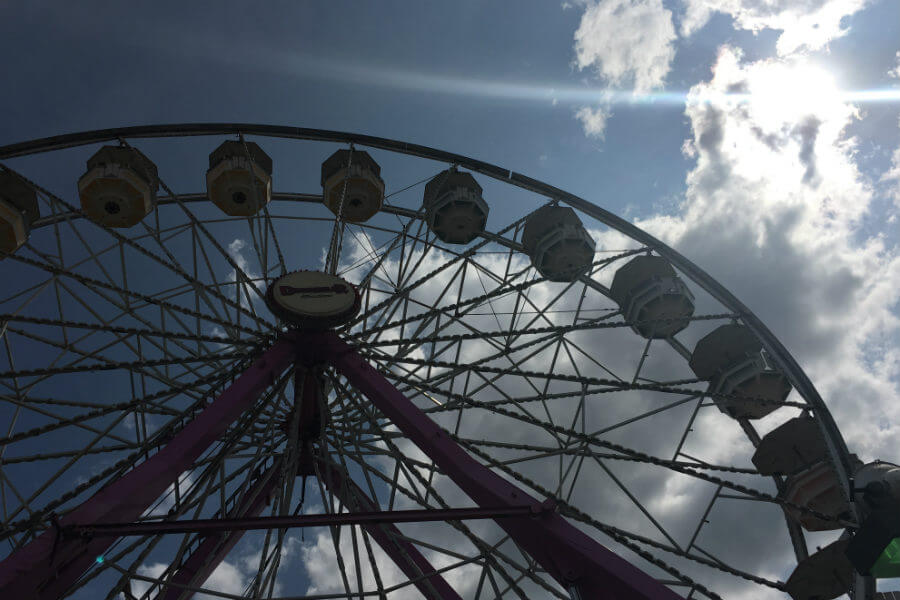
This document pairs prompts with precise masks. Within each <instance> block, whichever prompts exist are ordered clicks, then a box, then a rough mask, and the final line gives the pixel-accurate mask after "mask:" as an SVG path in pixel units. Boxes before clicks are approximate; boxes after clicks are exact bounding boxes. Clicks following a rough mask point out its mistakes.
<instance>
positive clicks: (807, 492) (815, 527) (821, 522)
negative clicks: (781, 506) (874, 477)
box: [784, 455, 862, 531]
mask: <svg viewBox="0 0 900 600" xmlns="http://www.w3.org/2000/svg"><path fill="white" fill-rule="evenodd" d="M851 460H852V461H853V463H854V465H853V470H854V471H855V470H856V469H858V468H859V467H861V466H862V462H860V460H859V459H858V458H857V457H856V456H855V455H851ZM784 499H785V500H787V501H788V502H790V503H792V504H796V505H798V506H803V507H805V508H808V509H812V510H815V511H818V512H820V513H822V514H825V515H828V516H830V517H833V518H841V519H849V518H850V504H849V502H848V501H847V498H846V496H844V491H843V490H842V489H841V482H840V481H839V480H838V476H837V472H836V471H835V470H834V467H833V466H832V464H831V463H830V462H829V461H828V460H821V461H819V462H817V463H815V464H813V465H812V466H810V467H808V468H806V469H804V470H802V471H799V472H797V473H794V474H793V475H791V476H790V477H788V478H787V480H786V481H785V489H784ZM785 510H786V511H787V513H788V514H789V515H791V516H792V517H793V518H794V520H795V521H797V522H798V523H800V525H802V526H803V528H804V529H807V530H808V531H829V530H832V529H843V527H844V526H843V525H841V524H840V523H839V522H838V521H835V520H833V519H830V520H829V519H822V518H819V517H817V516H815V515H813V514H810V513H808V512H804V511H801V510H798V509H796V508H792V507H790V506H786V507H785Z"/></svg>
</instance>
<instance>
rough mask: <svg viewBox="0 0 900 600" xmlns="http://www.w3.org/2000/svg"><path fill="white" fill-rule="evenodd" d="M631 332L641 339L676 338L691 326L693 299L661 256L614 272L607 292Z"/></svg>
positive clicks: (641, 259) (635, 261)
mask: <svg viewBox="0 0 900 600" xmlns="http://www.w3.org/2000/svg"><path fill="white" fill-rule="evenodd" d="M609 293H610V297H611V298H612V299H613V300H614V301H615V302H616V304H618V305H619V308H620V309H621V311H622V315H623V316H624V318H625V320H626V321H627V322H628V323H630V324H631V328H632V329H633V330H634V331H635V332H636V333H637V334H638V335H640V336H642V337H644V338H665V337H669V336H671V335H675V334H676V333H678V332H679V331H681V330H682V329H684V328H685V327H687V326H688V323H690V317H691V315H693V314H694V296H693V294H691V292H690V290H688V288H687V285H685V283H684V281H682V280H681V278H680V277H678V275H677V274H676V273H675V269H673V268H672V265H670V264H669V261H667V260H666V259H664V258H662V257H661V256H638V257H635V258H633V259H632V260H630V261H629V262H628V263H627V264H625V265H623V266H622V267H621V268H619V270H618V271H616V274H615V276H614V277H613V282H612V285H611V286H610V288H609Z"/></svg>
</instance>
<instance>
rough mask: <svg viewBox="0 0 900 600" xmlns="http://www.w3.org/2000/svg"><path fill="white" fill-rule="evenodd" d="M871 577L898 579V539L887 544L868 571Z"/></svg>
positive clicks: (899, 542)
mask: <svg viewBox="0 0 900 600" xmlns="http://www.w3.org/2000/svg"><path fill="white" fill-rule="evenodd" d="M869 573H871V575H872V576H873V577H877V578H878V579H887V578H889V577H900V538H894V539H892V540H891V543H890V544H888V545H887V546H886V547H885V549H884V552H882V553H881V556H879V557H878V560H876V561H875V564H874V565H872V568H871V569H870V570H869Z"/></svg>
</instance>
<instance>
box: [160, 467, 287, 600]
mask: <svg viewBox="0 0 900 600" xmlns="http://www.w3.org/2000/svg"><path fill="white" fill-rule="evenodd" d="M280 471H281V463H280V461H275V463H274V464H273V465H272V466H271V467H269V468H268V469H267V470H266V471H265V472H264V473H262V474H261V475H260V477H259V478H258V479H257V480H256V481H255V482H254V484H255V485H254V486H253V487H250V489H248V490H247V491H246V492H244V494H243V495H242V496H241V498H240V500H239V501H238V504H237V506H235V507H234V509H233V510H232V511H231V514H229V515H228V518H241V517H244V518H246V517H255V516H257V515H259V513H261V512H262V511H263V508H265V506H266V504H268V503H269V500H270V497H271V493H272V491H273V490H274V489H275V485H276V483H278V481H279V474H280ZM243 535H244V532H243V530H240V529H238V530H233V531H228V532H225V533H220V534H217V535H209V536H206V537H204V538H202V539H203V541H202V542H201V543H200V545H199V546H197V549H196V550H194V551H193V552H192V553H191V554H190V556H188V557H187V558H186V559H185V560H184V561H183V562H182V564H181V566H180V567H179V568H178V570H177V571H176V572H175V573H173V574H172V577H171V578H170V579H169V581H170V582H171V583H173V584H175V585H174V586H168V587H164V588H163V589H164V590H165V596H163V595H162V594H160V597H161V598H164V600H189V599H190V598H193V596H194V591H193V590H191V589H190V588H191V587H202V586H203V584H204V583H205V582H206V579H207V578H208V577H209V576H210V575H211V574H212V572H213V571H215V570H216V567H218V566H219V563H221V562H222V561H223V560H224V559H225V557H226V556H227V555H228V553H229V552H230V551H231V549H232V548H234V547H235V545H237V543H238V542H239V541H240V539H241V537H242V536H243Z"/></svg>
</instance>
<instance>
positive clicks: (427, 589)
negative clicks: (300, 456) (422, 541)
mask: <svg viewBox="0 0 900 600" xmlns="http://www.w3.org/2000/svg"><path fill="white" fill-rule="evenodd" d="M318 466H319V469H318V470H319V480H320V481H321V482H322V484H323V485H324V486H325V487H326V488H327V489H328V490H329V491H330V492H331V493H332V494H334V495H335V496H337V497H338V498H339V499H340V501H341V502H342V503H343V504H344V506H346V507H347V508H348V509H349V510H351V511H353V512H357V511H376V510H378V505H377V504H375V502H374V501H373V500H372V499H370V498H369V497H368V496H367V495H366V493H365V492H364V491H363V490H362V489H361V488H360V487H359V486H358V485H356V484H355V483H354V482H353V481H352V480H351V479H350V478H349V477H346V476H345V474H344V473H343V472H342V470H341V469H340V468H339V467H337V466H335V465H331V464H329V463H326V462H324V461H322V460H319V465H318ZM362 527H363V529H365V530H366V532H367V533H368V534H369V535H370V536H372V539H374V540H375V541H376V542H377V543H378V545H379V546H380V547H381V549H382V550H383V551H384V553H385V554H387V555H388V556H390V557H391V560H393V561H394V564H395V565H397V567H398V568H399V569H400V570H401V571H402V572H403V574H404V575H406V576H407V577H409V578H410V580H412V581H413V582H414V584H415V586H416V588H417V589H418V590H419V592H420V593H421V594H422V595H423V596H424V597H425V598H427V600H462V598H460V596H459V594H457V593H456V591H455V590H454V589H453V588H452V587H450V584H448V583H447V580H446V579H444V577H443V576H442V575H441V574H440V573H437V572H436V571H435V569H434V567H432V566H431V563H430V562H429V561H428V559H427V558H425V556H424V555H423V554H422V553H421V552H419V549H418V548H417V547H416V546H415V544H413V543H412V542H410V541H409V540H408V539H407V538H406V537H404V535H403V534H402V533H401V532H400V530H399V529H397V526H396V525H394V524H393V523H381V524H375V523H373V524H370V525H363V526H362ZM429 573H430V575H429Z"/></svg>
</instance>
